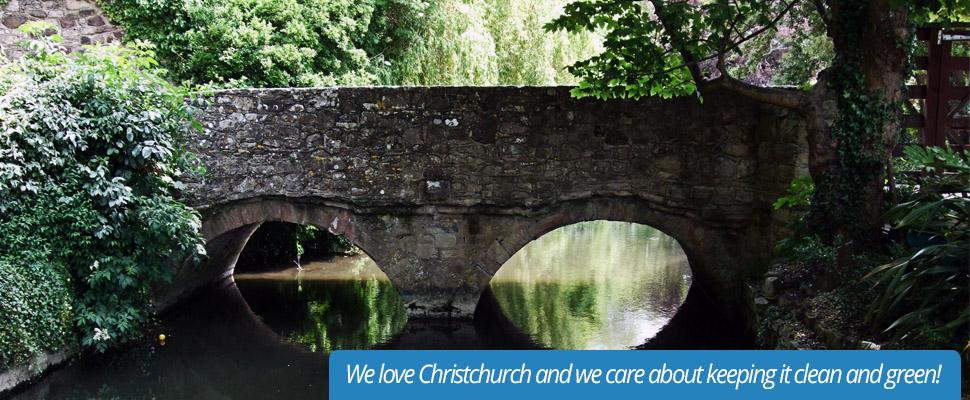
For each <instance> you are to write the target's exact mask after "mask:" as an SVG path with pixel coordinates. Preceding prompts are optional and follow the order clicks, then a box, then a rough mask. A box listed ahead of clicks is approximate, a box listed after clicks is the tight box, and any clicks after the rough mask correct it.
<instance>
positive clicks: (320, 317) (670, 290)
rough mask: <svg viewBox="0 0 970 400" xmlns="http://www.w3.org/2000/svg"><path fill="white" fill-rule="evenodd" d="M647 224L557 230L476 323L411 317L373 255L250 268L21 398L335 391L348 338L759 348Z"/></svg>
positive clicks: (317, 394)
mask: <svg viewBox="0 0 970 400" xmlns="http://www.w3.org/2000/svg"><path fill="white" fill-rule="evenodd" d="M644 228H645V227H640V226H632V225H629V224H621V225H613V224H603V223H596V224H592V225H589V224H584V225H576V226H572V227H567V228H566V229H564V230H560V231H556V232H553V233H551V234H550V235H547V236H546V237H544V238H543V239H540V240H539V241H537V242H536V244H537V245H530V246H529V247H527V248H526V249H524V250H523V251H522V252H520V253H519V254H518V255H517V256H516V259H517V260H520V261H514V262H523V263H525V264H523V265H519V266H518V267H516V266H515V265H514V264H509V265H506V266H505V267H503V269H502V271H500V273H499V274H498V276H496V279H495V290H494V292H495V293H494V294H493V291H492V290H486V293H485V294H483V296H482V300H481V303H480V304H479V307H478V310H477V311H476V315H475V321H458V320H450V321H449V320H437V321H427V320H425V321H419V320H411V321H406V322H405V320H406V317H405V315H404V310H403V307H402V305H401V302H400V300H399V299H397V296H396V292H395V291H394V290H393V289H392V288H391V287H390V284H389V283H388V282H387V280H386V277H385V276H384V275H383V273H381V272H380V270H379V269H378V268H377V267H376V266H375V265H373V263H372V262H370V261H369V259H366V258H363V259H364V261H360V260H361V258H336V259H333V260H331V261H330V262H327V263H320V264H318V263H308V264H305V265H304V267H305V269H304V270H303V271H297V270H295V269H288V270H283V271H277V272H270V273H264V274H255V275H237V276H236V282H235V283H232V282H227V283H226V284H224V285H221V286H216V287H211V288H208V289H205V290H204V291H203V292H202V293H200V294H199V295H197V296H196V297H194V298H191V299H188V300H187V301H185V302H183V303H182V304H180V305H179V306H177V307H175V308H173V309H172V310H170V311H169V312H167V313H166V314H164V315H162V316H161V317H160V318H159V321H158V324H157V325H156V326H154V327H153V328H152V329H151V330H150V331H149V332H147V333H148V334H147V335H146V336H147V337H148V338H151V337H157V336H158V334H159V333H165V334H166V335H168V336H169V340H168V341H167V344H166V345H165V346H160V345H159V344H158V343H157V342H155V341H152V340H146V341H143V342H140V343H133V344H132V345H131V346H129V347H127V348H123V349H117V350H114V351H111V352H109V353H107V354H102V355H87V356H84V357H81V358H80V359H78V360H75V361H74V362H72V363H71V364H70V365H68V366H65V367H62V368H59V369H57V370H55V371H52V372H51V373H49V374H47V375H46V376H45V377H44V378H43V379H41V380H40V381H38V382H37V383H35V384H34V385H32V386H30V387H27V388H25V389H23V390H21V391H20V392H19V393H16V394H14V395H13V398H15V399H18V400H21V399H31V400H33V399H91V398H96V399H266V398H281V399H284V398H285V399H326V398H327V376H328V375H327V374H328V364H327V359H328V357H327V354H326V353H327V352H328V351H330V350H331V349H341V348H382V349H534V348H543V347H561V348H570V347H572V348H576V347H578V348H601V347H627V346H631V345H642V346H641V347H643V348H654V349H683V348H692V349H697V348H746V347H751V346H752V345H753V343H752V342H751V338H750V337H747V336H744V331H743V330H741V329H739V328H738V327H736V326H735V325H733V324H732V319H731V318H730V317H729V316H722V315H720V314H718V312H717V308H716V307H715V306H714V305H713V303H711V301H710V299H709V298H707V297H706V296H704V293H703V292H702V291H700V290H699V286H698V285H694V286H691V285H690V283H689V279H687V280H685V279H684V276H683V274H686V273H687V272H686V264H685V261H684V259H683V253H682V252H680V250H679V248H678V247H677V246H676V243H675V242H674V241H673V240H671V239H669V238H666V237H664V236H662V235H658V234H657V232H656V231H653V230H651V229H649V228H646V229H644ZM564 233H565V234H564ZM548 238H553V239H554V240H551V241H550V240H547V239H548ZM544 243H550V244H549V245H548V246H550V247H545V248H543V247H541V246H547V245H546V244H544ZM540 245H541V246H540ZM586 252H589V254H587V253H586ZM520 256H521V257H520ZM546 258H548V260H547V261H544V260H545V259H546ZM607 261H609V262H607ZM597 263H601V264H597ZM564 265H568V266H569V267H568V268H567V267H563V266H564ZM591 265H597V267H596V268H590V267H589V266H591ZM510 267H512V268H510ZM631 270H633V271H631ZM688 287H690V294H689V295H688V294H687V292H688V290H687V288H688ZM499 296H501V297H499ZM684 296H687V301H686V302H685V303H684V305H683V306H682V307H680V310H679V311H676V316H675V317H674V318H673V319H671V320H670V321H669V324H667V325H666V326H665V327H664V328H663V330H662V331H661V332H660V333H659V334H657V335H656V336H654V337H653V338H652V339H650V340H649V341H647V342H646V343H644V339H646V337H649V336H653V335H654V333H656V329H658V328H659V327H660V326H663V324H664V322H665V321H666V318H669V315H672V314H673V313H674V311H675V310H677V307H678V305H679V304H680V302H681V301H682V300H683V298H684ZM497 297H498V298H497ZM500 304H501V305H500ZM513 306H514V308H513ZM503 308H504V311H503V310H502V309H503ZM510 319H511V320H513V321H514V323H513V322H511V321H510ZM517 324H518V326H521V327H525V328H527V329H529V331H528V332H529V333H531V334H533V335H534V336H535V338H537V339H539V341H540V342H541V343H536V342H534V341H533V340H532V338H531V337H530V336H528V335H525V334H523V332H522V331H521V330H520V329H519V328H517V327H516V325H517ZM614 330H615V332H614Z"/></svg>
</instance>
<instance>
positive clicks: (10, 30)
mask: <svg viewBox="0 0 970 400" xmlns="http://www.w3.org/2000/svg"><path fill="white" fill-rule="evenodd" d="M7 1H8V2H7V3H6V6H2V11H0V53H3V55H5V56H6V57H7V58H8V59H16V58H19V57H20V56H21V55H22V51H21V49H20V47H19V46H18V45H17V42H19V41H20V40H21V39H22V38H23V36H22V35H21V34H20V32H19V31H18V30H17V28H19V27H20V25H23V24H24V23H26V22H28V21H47V22H50V23H52V24H54V26H56V27H58V28H59V30H60V33H61V36H63V37H64V45H65V47H66V48H67V50H68V51H75V50H77V49H79V48H80V47H81V46H82V45H86V44H94V43H110V42H114V41H118V40H120V39H121V37H122V30H121V28H119V27H117V26H114V25H112V24H111V22H110V21H109V20H108V17H107V16H106V15H105V13H104V11H102V10H101V8H99V7H98V5H97V4H96V2H95V1H93V0H7ZM0 3H3V1H2V0H0Z"/></svg>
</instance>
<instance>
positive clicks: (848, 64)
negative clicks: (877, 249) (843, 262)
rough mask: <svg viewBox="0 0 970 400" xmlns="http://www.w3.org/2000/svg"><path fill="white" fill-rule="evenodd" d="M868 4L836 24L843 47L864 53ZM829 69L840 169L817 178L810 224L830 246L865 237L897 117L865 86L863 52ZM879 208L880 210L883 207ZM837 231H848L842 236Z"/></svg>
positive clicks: (849, 9) (851, 8)
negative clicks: (889, 129)
mask: <svg viewBox="0 0 970 400" xmlns="http://www.w3.org/2000/svg"><path fill="white" fill-rule="evenodd" d="M865 13H866V10H865V3H862V2H859V3H852V2H850V4H847V5H846V9H845V10H843V12H841V13H839V15H840V16H841V19H842V20H841V21H837V22H835V23H836V24H837V25H839V26H840V27H841V29H844V31H842V32H840V34H839V36H840V37H839V39H840V40H842V43H841V46H843V47H845V48H855V49H861V48H862V43H861V39H862V37H863V31H862V30H863V29H864V27H865V24H861V23H858V21H865V20H866V18H867V16H866V15H865ZM838 54H839V56H837V57H836V58H835V60H834V62H833V64H832V67H831V69H830V71H831V73H832V79H831V81H830V82H829V85H830V86H829V87H830V89H831V90H832V91H833V92H835V93H836V94H837V96H836V97H837V100H836V105H837V108H838V114H837V115H836V117H835V120H834V123H833V126H832V128H831V130H830V135H831V139H832V140H834V141H836V142H837V143H838V146H837V148H838V152H837V155H836V157H835V158H836V159H835V160H834V161H833V162H834V163H835V164H836V165H834V166H832V167H833V168H831V169H828V170H827V171H826V172H825V173H823V174H821V175H822V176H820V177H816V178H815V180H816V185H817V187H818V188H819V189H820V190H816V192H815V195H814V197H813V199H812V209H811V211H810V215H809V222H810V224H811V227H812V231H814V232H824V233H826V235H827V236H828V237H823V240H824V241H825V242H828V243H831V242H833V241H834V240H835V236H837V235H840V234H841V235H844V236H845V237H849V238H858V237H863V236H864V235H865V232H859V231H858V230H859V229H862V227H865V226H866V225H865V224H858V223H857V221H858V219H859V218H860V216H863V215H865V209H866V206H867V205H866V204H865V202H866V201H868V200H870V198H869V197H867V196H866V194H867V193H866V191H867V190H869V189H870V188H871V187H872V184H873V182H874V181H878V180H879V179H880V178H881V176H882V174H883V172H884V166H885V162H884V161H885V160H884V158H885V151H884V149H885V147H886V143H885V141H884V133H885V129H886V122H887V121H889V118H890V117H891V116H892V110H893V107H894V105H893V104H891V103H890V102H889V101H887V100H885V99H884V98H883V97H882V96H881V95H879V94H876V93H873V92H872V91H871V90H869V89H868V88H867V87H866V82H865V76H864V74H863V72H862V68H861V66H862V65H861V64H862V57H863V53H862V52H845V51H843V52H838ZM881 206H882V204H879V205H878V207H881ZM837 227H847V229H849V231H843V232H839V231H838V230H837V229H836V228H837Z"/></svg>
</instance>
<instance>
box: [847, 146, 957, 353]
mask: <svg viewBox="0 0 970 400" xmlns="http://www.w3.org/2000/svg"><path fill="white" fill-rule="evenodd" d="M905 154H906V157H905V161H904V162H902V163H901V166H902V168H903V169H904V170H907V169H908V170H910V171H919V172H920V173H923V174H926V175H923V176H922V177H921V178H920V179H919V181H918V182H910V181H909V180H908V179H909V178H905V179H903V180H902V181H903V184H904V185H905V184H912V183H915V184H917V185H918V186H917V192H916V194H915V195H914V198H913V199H912V200H909V201H905V202H903V203H901V204H899V205H898V206H896V207H893V208H892V209H890V210H889V212H888V213H887V215H886V218H887V220H888V221H889V222H891V223H893V225H894V227H895V228H896V229H898V230H901V231H903V232H905V233H906V234H907V237H908V241H909V242H910V247H912V248H911V249H910V254H907V255H906V256H904V257H901V258H899V259H897V260H894V261H893V262H890V263H888V264H884V265H881V266H879V267H877V268H875V269H873V270H872V271H871V272H869V274H868V275H867V276H866V279H868V280H870V281H872V282H873V283H874V284H875V285H876V287H878V288H881V289H882V292H881V294H880V295H879V297H878V298H877V299H876V301H875V302H874V303H873V305H872V307H871V309H870V311H869V315H868V317H867V318H868V322H869V323H870V324H872V325H873V326H874V327H877V328H878V329H882V330H885V331H886V332H891V333H892V334H893V335H894V336H896V337H899V338H916V339H923V340H925V339H927V337H943V338H951V340H956V341H960V339H959V335H958V334H957V332H958V331H959V330H960V329H964V331H963V338H965V337H966V331H965V328H966V325H967V323H968V322H970V312H968V310H970V304H968V303H970V301H968V298H970V287H968V285H970V279H968V278H970V264H968V255H970V197H968V195H970V163H968V162H967V159H968V156H970V152H968V151H963V152H962V153H961V152H956V151H954V150H952V149H949V148H935V147H929V148H920V147H916V146H911V147H907V148H906V149H905ZM949 344H953V343H944V345H949Z"/></svg>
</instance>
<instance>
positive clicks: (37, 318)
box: [0, 226, 74, 369]
mask: <svg viewBox="0 0 970 400" xmlns="http://www.w3.org/2000/svg"><path fill="white" fill-rule="evenodd" d="M3 228H5V226H3V227H0V229H3ZM0 235H2V236H3V237H4V238H5V239H6V238H12V237H16V236H14V235H18V233H17V232H9V231H7V230H6V229H3V230H0ZM48 253H49V250H48V249H37V248H34V249H33V250H32V251H27V252H24V253H22V254H16V255H10V254H6V255H2V256H0V369H5V368H10V367H13V366H16V365H21V364H23V363H24V362H26V361H28V360H29V359H30V356H31V355H34V354H38V353H41V352H48V351H55V350H58V349H59V348H61V347H62V346H64V345H68V344H70V343H72V342H73V341H72V340H71V338H72V337H73V335H72V328H73V325H74V319H73V318H74V311H73V304H74V291H73V288H72V285H71V282H70V274H69V272H68V271H67V268H66V267H65V266H64V265H63V264H54V263H51V261H50V258H49V254H48Z"/></svg>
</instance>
